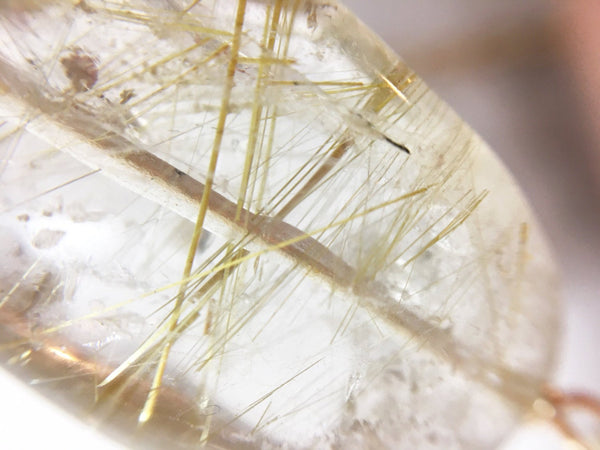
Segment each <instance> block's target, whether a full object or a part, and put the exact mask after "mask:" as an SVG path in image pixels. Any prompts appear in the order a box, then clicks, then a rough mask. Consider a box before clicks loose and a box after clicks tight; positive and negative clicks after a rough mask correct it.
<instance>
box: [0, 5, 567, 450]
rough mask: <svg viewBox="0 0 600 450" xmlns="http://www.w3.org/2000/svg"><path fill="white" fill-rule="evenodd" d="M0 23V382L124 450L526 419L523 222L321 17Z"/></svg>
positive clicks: (436, 434) (310, 440)
mask: <svg viewBox="0 0 600 450" xmlns="http://www.w3.org/2000/svg"><path fill="white" fill-rule="evenodd" d="M0 10H1V11H0V23H1V27H0V121H1V122H0V123H2V126H1V128H0V131H1V132H2V133H3V140H2V143H1V144H0V149H1V151H2V155H3V157H2V163H1V164H2V166H1V167H0V227H1V231H0V249H1V252H2V254H3V255H4V256H3V258H2V260H1V262H0V289H1V290H0V321H1V327H0V334H1V338H2V342H3V344H2V346H1V347H0V348H1V350H2V354H3V355H4V356H3V359H4V362H5V367H7V368H8V369H10V370H12V371H14V372H17V373H19V374H20V375H21V376H22V377H23V379H24V380H25V381H30V382H32V383H34V384H35V385H36V386H37V387H38V388H39V389H41V390H42V391H43V392H44V393H45V394H46V395H49V396H51V397H53V398H55V399H56V400H57V401H58V402H59V403H61V404H66V405H68V407H69V408H71V409H72V410H73V411H75V412H76V413H77V414H79V415H80V416H81V417H83V418H84V419H86V420H90V421H91V422H92V423H94V424H95V425H96V426H100V427H105V429H107V430H108V432H110V433H118V436H119V438H120V439H124V440H125V441H126V442H128V443H129V444H130V445H134V446H135V445H140V446H143V447H144V448H146V447H147V446H156V447H164V446H166V445H168V446H169V447H170V448H173V447H182V448H192V447H199V446H202V445H207V446H208V447H212V446H214V447H218V448H222V447H227V448H340V449H352V448H393V449H398V448H406V449H411V448H420V449H424V448H444V449H446V448H474V449H480V448H487V447H494V446H495V445H497V444H498V442H499V440H500V439H502V438H503V437H504V436H505V435H506V434H507V433H508V432H509V431H510V429H511V428H512V427H514V426H515V425H516V424H517V423H518V422H519V420H520V419H521V416H522V414H523V413H524V412H526V411H527V410H528V409H529V408H530V406H531V404H532V402H533V401H534V400H535V399H536V398H537V397H538V396H539V390H540V388H541V385H542V383H543V382H544V380H545V378H546V377H547V376H548V373H549V370H550V368H551V366H552V360H553V354H554V347H555V336H556V329H557V325H558V323H557V316H558V310H557V281H556V273H555V268H554V266H553V264H552V262H551V257H550V256H549V252H548V250H547V248H546V245H545V244H544V242H543V237H542V236H541V235H540V231H539V229H538V227H537V225H536V224H535V221H534V219H533V218H532V216H531V213H530V211H529V209H528V207H527V205H526V202H525V201H524V199H523V197H522V195H521V193H520V192H519V190H518V188H517V187H516V185H515V184H514V181H513V180H512V178H511V177H510V175H509V174H508V173H507V172H506V170H505V169H504V168H503V167H502V165H501V164H500V163H499V162H498V160H497V159H496V157H495V156H494V155H493V154H492V153H491V152H490V150H489V149H488V148H487V147H486V146H485V144H484V143H482V142H481V140H480V139H479V138H478V137H477V136H476V135H474V133H473V132H472V131H471V130H470V129H469V128H468V127H467V126H466V125H465V124H464V123H463V122H462V121H461V120H460V119H459V118H458V117H457V116H456V115H455V114H454V113H453V112H452V111H451V110H449V109H448V107H447V106H446V105H444V104H443V103H442V102H441V101H440V100H439V99H438V98H437V97H436V96H435V95H434V94H433V93H431V92H430V91H429V90H428V89H427V87H426V86H425V85H424V84H423V83H422V81H421V80H419V78H418V77H417V76H416V75H415V74H414V73H413V72H411V71H410V69H408V68H407V67H406V66H405V65H404V64H403V63H402V62H401V61H399V60H398V59H397V58H396V56H394V55H393V54H392V53H391V52H390V51H389V49H388V48H387V47H386V46H385V45H384V44H382V43H381V42H380V41H379V40H378V39H377V38H376V37H375V36H374V35H373V34H372V33H371V32H370V31H369V30H367V29H365V27H364V26H363V25H362V24H360V23H359V22H358V21H357V19H356V18H354V17H353V16H352V15H351V14H350V13H349V12H348V11H347V10H346V9H344V7H343V6H341V5H339V4H338V3H336V2H334V1H291V0H290V1H276V0H273V1H250V2H248V4H245V2H243V1H240V2H236V1H224V0H221V1H216V0H215V1H205V0H203V1H201V2H184V1H181V0H164V1H163V0H152V1H141V0H139V1H138V0H130V1H124V0H118V1H110V2H109V1H101V0H86V1H80V2H72V1H66V0H65V1H40V2H36V1H25V2H10V1H4V2H0ZM236 17H237V19H236ZM407 150H409V151H410V155H409V154H408V152H407ZM211 164H212V165H213V166H212V167H213V168H214V170H212V169H211ZM207 186H208V187H209V188H210V192H211V194H210V196H208V195H203V194H204V191H205V190H207V189H208V188H207ZM207 192H208V190H207ZM203 208H205V209H206V215H205V216H204V215H203V214H202V213H200V220H201V225H202V227H203V228H205V231H204V232H203V233H202V235H201V236H200V240H199V245H198V246H197V248H195V251H192V252H191V255H193V256H194V260H193V265H192V270H191V272H189V271H186V270H185V266H186V261H188V263H190V262H191V259H190V257H189V256H188V253H190V252H189V250H188V249H189V247H190V245H191V244H190V241H191V240H192V234H193V230H194V223H196V222H197V221H198V220H199V219H198V217H199V211H202V209H203ZM188 272H189V273H188ZM161 358H162V359H161ZM161 361H162V362H161ZM163 368H164V375H162V376H160V371H161V370H162V369H163ZM157 371H158V372H159V374H158V375H157ZM153 382H154V385H152V383H153ZM151 386H154V387H153V388H152V387H151ZM152 393H158V397H157V398H155V399H154V400H156V401H155V403H153V401H154V400H152Z"/></svg>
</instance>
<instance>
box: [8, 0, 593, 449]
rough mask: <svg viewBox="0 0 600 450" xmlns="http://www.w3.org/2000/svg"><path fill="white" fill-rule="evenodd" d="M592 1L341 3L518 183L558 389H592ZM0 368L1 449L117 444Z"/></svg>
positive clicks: (529, 444) (542, 434) (517, 441)
mask: <svg viewBox="0 0 600 450" xmlns="http://www.w3.org/2000/svg"><path fill="white" fill-rule="evenodd" d="M593 2H595V0H589V1H588V0H581V1H579V0H570V2H564V3H565V4H566V3H569V4H570V6H568V7H565V6H564V4H563V5H561V4H559V3H558V2H556V3H552V2H548V1H544V0H503V1H495V2H491V1H485V2H475V1H472V0H425V1H420V2H416V1H410V2H409V1H398V0H371V1H368V2H367V1H365V0H346V2H345V3H346V4H347V6H349V7H350V8H351V9H352V10H353V11H354V12H355V13H357V15H358V16H359V17H360V18H362V20H363V21H364V22H366V23H367V24H368V25H369V26H370V27H371V28H372V29H374V30H375V31H376V32H377V33H378V34H379V35H380V36H381V37H382V38H383V39H384V40H385V41H386V42H387V43H388V44H389V45H390V46H391V47H392V48H394V49H395V50H396V52H397V53H398V54H400V55H401V56H402V58H403V59H404V60H405V61H406V62H407V63H408V64H409V65H410V66H411V67H413V68H414V69H415V71H416V72H417V73H418V74H420V75H421V76H422V78H424V79H425V80H426V81H427V82H428V84H429V85H430V86H431V87H432V88H433V90H435V91H436V92H437V93H438V94H439V95H440V96H441V97H442V98H444V99H445V100H446V101H447V102H448V103H449V104H450V105H452V106H453V107H454V109H455V110H457V111H458V113H459V114H460V115H461V116H462V117H463V118H465V119H466V121H467V122H468V123H470V124H471V125H472V127H473V128H474V129H475V130H476V131H477V132H478V133H479V134H481V135H482V136H483V137H484V139H486V140H487V141H488V142H489V143H490V145H491V146H492V148H494V149H495V151H496V152H497V153H498V154H499V156H500V157H501V158H502V159H503V160H504V162H505V164H506V165H507V166H508V167H509V168H510V170H511V171H512V172H513V174H514V175H515V176H516V178H517V179H518V181H519V183H520V184H521V186H522V187H523V190H524V192H525V194H526V196H527V197H528V198H529V200H530V202H531V204H532V207H533V209H534V210H535V211H536V213H537V215H538V217H539V219H540V222H541V223H542V225H543V226H544V228H545V229H546V231H547V233H548V237H549V240H550V241H551V244H552V245H553V247H554V249H555V252H556V255H557V259H558V261H559V264H560V266H561V268H562V271H563V276H564V297H565V310H564V318H565V321H564V323H565V327H564V329H563V330H557V333H558V332H561V331H562V333H563V340H562V342H563V344H562V348H561V349H560V352H561V353H560V357H559V364H558V366H557V370H556V373H555V374H554V375H553V376H552V377H551V379H552V381H553V383H554V384H555V385H557V386H560V387H561V388H564V389H566V390H584V391H588V392H590V393H594V394H596V395H600V351H599V350H598V343H599V342H600V256H599V255H600V234H599V233H598V231H600V230H599V224H600V220H599V219H600V163H599V161H600V145H598V144H599V142H600V139H598V138H599V137H600V132H599V131H598V129H599V127H600V121H599V117H600V116H598V115H595V114H594V112H597V113H599V114H600V111H595V110H594V107H595V106H597V105H599V104H600V100H598V101H596V100H595V98H597V99H600V79H597V81H598V83H597V84H596V86H597V87H598V94H595V95H596V97H594V91H593V89H591V92H592V93H591V94H590V91H589V90H586V88H589V87H590V86H591V87H592V88H593V86H594V84H593V82H592V83H591V84H590V80H594V78H593V74H591V75H590V74H588V73H587V72H586V70H587V69H586V66H585V64H582V63H581V61H580V59H577V56H578V55H577V51H578V50H581V52H579V55H580V56H581V55H582V54H583V53H582V52H583V51H584V50H585V48H586V47H585V43H584V41H583V38H584V37H585V33H583V30H584V29H583V28H581V27H582V26H581V25H579V22H577V19H574V17H576V16H577V15H578V14H579V15H581V16H582V19H586V18H588V19H590V18H591V17H590V16H589V15H587V16H586V13H585V12H584V10H583V8H584V7H585V4H586V3H587V4H588V6H589V5H591V3H593ZM597 3H599V4H600V2H597ZM569 8H571V11H567V10H568V9H569ZM577 8H580V11H577ZM598 10H599V11H600V8H599V9H598ZM570 13H571V15H570V16H568V14H570ZM589 21H590V20H588V22H589ZM596 23H600V16H598V18H597V22H596ZM599 44H600V43H599ZM595 48H599V47H595ZM573 50H576V51H575V52H574V51H573ZM584 57H585V55H584ZM599 72H600V71H599ZM588 75H589V76H588ZM586 83H587V84H586ZM0 376H1V378H0V398H1V399H2V403H3V407H2V408H0V423H1V424H2V437H1V438H0V439H1V442H3V444H2V447H4V448H11V449H30V448H37V447H39V446H40V445H43V447H44V448H64V449H71V448H73V449H74V448H80V447H81V446H85V448H97V449H107V448H118V447H117V446H116V445H114V444H111V443H109V442H108V441H105V440H103V438H100V437H98V436H95V435H93V433H91V432H90V431H89V430H86V429H85V428H84V427H82V426H81V425H80V424H78V423H75V422H74V421H72V420H71V418H70V417H69V416H67V415H65V414H62V413H61V412H59V411H57V410H56V408H55V407H54V406H52V405H49V404H46V403H45V402H43V401H41V400H39V399H38V398H37V397H36V396H32V395H31V393H30V392H29V391H28V390H27V389H25V387H24V386H22V385H20V383H17V382H16V380H13V379H11V378H6V379H5V378H4V377H5V375H4V374H0ZM36 402H37V403H36ZM40 402H41V403H40ZM36 404H37V405H38V406H34V405H36ZM7 425H9V426H7ZM7 444H8V447H6V445H7ZM566 446H567V442H566V441H564V440H563V439H561V438H560V436H558V434H557V433H555V432H554V431H553V430H552V429H550V428H547V427H543V426H541V427H538V428H536V429H534V430H533V431H531V430H528V431H523V432H521V433H520V434H519V435H518V436H517V437H516V438H513V439H512V440H511V441H509V442H508V443H507V444H506V449H516V448H535V449H546V448H555V449H560V448H566Z"/></svg>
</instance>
